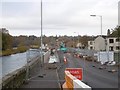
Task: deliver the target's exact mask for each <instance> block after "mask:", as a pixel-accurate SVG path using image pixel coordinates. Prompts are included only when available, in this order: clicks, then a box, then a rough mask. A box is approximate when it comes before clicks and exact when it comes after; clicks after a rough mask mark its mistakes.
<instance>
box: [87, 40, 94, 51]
mask: <svg viewBox="0 0 120 90" xmlns="http://www.w3.org/2000/svg"><path fill="white" fill-rule="evenodd" d="M94 43H95V42H94V41H88V49H89V50H94V49H95V47H94Z"/></svg>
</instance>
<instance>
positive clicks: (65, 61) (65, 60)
mask: <svg viewBox="0 0 120 90" xmlns="http://www.w3.org/2000/svg"><path fill="white" fill-rule="evenodd" d="M64 63H65V64H66V63H67V59H66V57H65V56H64Z"/></svg>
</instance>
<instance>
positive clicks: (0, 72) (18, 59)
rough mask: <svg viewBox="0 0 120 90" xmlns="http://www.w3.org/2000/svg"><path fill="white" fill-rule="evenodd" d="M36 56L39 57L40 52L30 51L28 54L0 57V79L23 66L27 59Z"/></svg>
mask: <svg viewBox="0 0 120 90" xmlns="http://www.w3.org/2000/svg"><path fill="white" fill-rule="evenodd" d="M38 55H40V52H38V51H35V50H30V51H29V53H28V52H24V53H17V54H13V55H10V56H3V57H0V78H1V77H4V76H5V75H7V74H9V73H11V72H13V71H15V70H17V69H19V68H21V67H23V66H25V64H26V63H27V58H34V57H36V56H38ZM31 60H32V59H31Z"/></svg>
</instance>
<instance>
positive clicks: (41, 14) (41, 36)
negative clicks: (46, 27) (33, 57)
mask: <svg viewBox="0 0 120 90" xmlns="http://www.w3.org/2000/svg"><path fill="white" fill-rule="evenodd" d="M42 45H43V40H42V0H41V54H40V55H41V66H43V65H42V64H43V63H44V62H43V58H42V57H43V55H42Z"/></svg>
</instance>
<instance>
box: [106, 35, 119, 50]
mask: <svg viewBox="0 0 120 90" xmlns="http://www.w3.org/2000/svg"><path fill="white" fill-rule="evenodd" d="M106 40H107V45H106V49H107V51H108V50H109V51H115V52H117V51H120V38H117V37H108V38H106Z"/></svg>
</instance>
